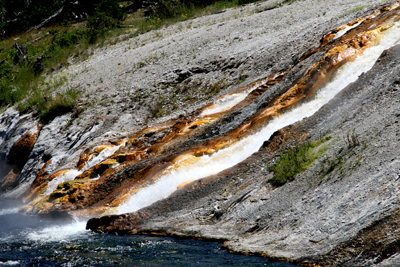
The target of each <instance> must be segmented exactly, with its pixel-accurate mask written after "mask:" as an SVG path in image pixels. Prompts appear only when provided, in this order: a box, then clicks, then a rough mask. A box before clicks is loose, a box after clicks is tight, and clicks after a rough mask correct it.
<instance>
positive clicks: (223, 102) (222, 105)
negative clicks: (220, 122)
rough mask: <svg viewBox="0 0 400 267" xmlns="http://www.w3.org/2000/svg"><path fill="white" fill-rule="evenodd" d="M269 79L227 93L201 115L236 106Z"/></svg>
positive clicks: (278, 74)
mask: <svg viewBox="0 0 400 267" xmlns="http://www.w3.org/2000/svg"><path fill="white" fill-rule="evenodd" d="M280 75H282V74H281V73H277V74H275V76H274V77H273V79H276V78H277V77H279V76H280ZM267 81H269V79H264V80H262V81H259V82H257V83H256V84H255V85H253V86H252V87H250V88H249V89H247V90H244V91H242V92H239V93H235V94H230V95H225V96H223V97H220V98H218V99H217V100H216V101H215V102H214V105H213V106H212V107H209V108H207V109H205V110H203V112H202V113H201V114H200V116H207V115H211V114H215V113H219V112H222V111H227V110H230V109H231V108H233V107H234V106H236V105H237V104H238V103H240V102H241V101H243V100H244V99H246V97H247V96H248V95H249V94H250V93H251V92H252V91H254V90H255V89H257V88H258V87H260V86H262V85H264V84H265V83H267Z"/></svg>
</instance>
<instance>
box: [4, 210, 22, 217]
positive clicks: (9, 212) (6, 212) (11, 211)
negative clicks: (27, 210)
mask: <svg viewBox="0 0 400 267" xmlns="http://www.w3.org/2000/svg"><path fill="white" fill-rule="evenodd" d="M19 209H20V208H10V209H2V210H0V216H1V215H9V214H16V213H18V211H19Z"/></svg>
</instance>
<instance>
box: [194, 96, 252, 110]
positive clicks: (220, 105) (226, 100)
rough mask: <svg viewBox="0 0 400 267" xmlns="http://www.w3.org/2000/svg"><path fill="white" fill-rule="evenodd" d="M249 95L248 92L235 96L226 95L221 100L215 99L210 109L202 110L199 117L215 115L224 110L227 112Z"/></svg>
mask: <svg viewBox="0 0 400 267" xmlns="http://www.w3.org/2000/svg"><path fill="white" fill-rule="evenodd" d="M248 94H249V92H248V91H243V92H240V93H237V94H231V95H227V96H225V97H223V98H220V99H217V100H216V101H215V103H214V106H213V107H212V108H209V109H206V110H204V111H203V112H202V113H201V114H200V116H206V115H210V114H215V113H218V112H222V111H225V110H229V109H231V108H232V107H234V106H235V105H236V104H237V103H239V102H240V101H242V100H244V99H245V98H246V96H247V95H248Z"/></svg>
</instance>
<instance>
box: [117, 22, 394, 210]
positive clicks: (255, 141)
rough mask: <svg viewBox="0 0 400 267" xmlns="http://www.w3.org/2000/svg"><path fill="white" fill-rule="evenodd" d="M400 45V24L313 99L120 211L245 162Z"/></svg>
mask: <svg viewBox="0 0 400 267" xmlns="http://www.w3.org/2000/svg"><path fill="white" fill-rule="evenodd" d="M399 41H400V23H399V22H397V23H396V24H395V25H394V26H392V27H391V28H390V29H389V30H387V31H386V32H385V33H384V34H383V35H382V38H381V40H380V42H379V44H377V45H375V46H372V47H370V48H368V49H367V50H366V51H365V52H364V53H363V54H362V55H361V56H359V57H358V58H357V59H356V60H354V61H351V62H349V63H347V64H345V65H343V66H342V67H341V68H340V69H339V70H338V71H337V73H336V75H335V77H334V78H333V79H332V80H331V81H330V82H329V83H328V84H326V85H325V86H323V87H322V88H320V89H319V90H318V92H317V93H316V95H315V96H314V98H313V99H311V100H310V101H308V102H305V103H304V104H301V105H298V106H297V107H294V108H292V109H291V110H289V111H287V112H285V113H283V114H281V115H280V116H277V117H275V118H274V119H273V120H272V121H270V122H269V123H268V124H267V125H265V126H264V127H263V129H261V130H260V131H259V132H258V133H256V134H254V135H250V136H248V137H246V138H243V139H242V140H240V141H239V142H237V143H235V144H233V145H231V146H229V147H228V148H225V149H221V150H219V151H218V152H216V153H214V154H212V155H204V156H202V157H201V158H200V159H197V160H196V162H194V163H193V162H190V164H185V162H184V161H183V162H179V163H177V164H179V166H175V168H171V169H170V170H167V171H166V173H165V174H164V175H163V176H162V177H161V178H160V179H158V181H157V182H156V183H154V184H152V185H150V186H147V187H146V188H143V189H141V190H139V191H138V192H137V193H135V194H133V195H132V196H131V198H130V199H129V200H128V201H127V202H126V203H124V204H122V205H121V206H120V207H119V209H118V212H119V213H128V212H134V211H137V210H139V209H141V208H143V207H146V206H148V205H151V204H152V203H154V202H156V201H158V200H160V199H163V198H166V197H167V196H169V195H170V194H171V193H173V192H174V191H175V190H176V189H177V187H178V186H179V185H181V184H184V183H187V182H190V181H194V180H197V179H200V178H203V177H207V176H210V175H213V174H216V173H218V172H221V171H223V170H225V169H227V168H230V167H232V166H235V165H236V164H238V163H240V162H241V161H243V160H245V159H246V158H248V157H249V156H251V155H252V154H253V153H255V152H257V151H258V150H259V149H260V147H261V145H262V144H263V143H264V141H265V140H268V139H269V138H270V136H271V135H272V134H273V133H274V132H275V131H277V130H279V129H281V128H283V127H285V126H288V125H290V124H293V123H295V122H297V121H300V120H302V119H303V118H306V117H309V116H311V115H313V114H314V113H315V112H316V111H317V110H318V109H320V108H321V107H322V106H323V105H325V104H326V103H328V102H329V100H331V99H332V98H333V97H334V96H335V95H336V94H337V93H339V92H340V91H341V90H343V89H344V88H345V87H346V86H347V85H349V84H350V83H352V82H354V81H356V80H357V79H358V77H359V76H360V75H361V74H362V73H364V72H367V71H368V70H370V69H371V68H372V66H373V65H374V64H375V62H376V60H377V59H378V58H379V56H380V55H381V54H382V52H383V51H384V50H386V49H388V48H390V47H392V46H394V45H395V44H397V43H398V42H399ZM217 104H219V103H217ZM189 161H190V159H189Z"/></svg>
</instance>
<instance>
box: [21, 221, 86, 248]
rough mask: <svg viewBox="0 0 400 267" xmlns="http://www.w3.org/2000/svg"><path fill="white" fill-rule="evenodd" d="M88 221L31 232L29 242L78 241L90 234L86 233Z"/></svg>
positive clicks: (28, 237)
mask: <svg viewBox="0 0 400 267" xmlns="http://www.w3.org/2000/svg"><path fill="white" fill-rule="evenodd" d="M85 228H86V221H79V220H78V219H75V222H73V223H71V224H67V225H57V226H50V227H46V228H43V229H38V230H36V231H29V232H28V233H27V234H26V237H27V239H28V240H31V241H35V242H40V243H46V242H68V241H70V240H71V239H77V238H80V237H83V236H85V235H87V234H88V231H86V229H85Z"/></svg>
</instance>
